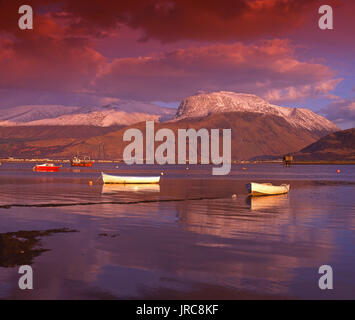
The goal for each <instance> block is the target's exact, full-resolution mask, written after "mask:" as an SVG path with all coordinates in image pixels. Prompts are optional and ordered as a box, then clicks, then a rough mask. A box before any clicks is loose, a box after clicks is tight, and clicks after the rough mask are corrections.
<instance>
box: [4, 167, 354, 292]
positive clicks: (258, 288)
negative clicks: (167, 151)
mask: <svg viewBox="0 0 355 320" xmlns="http://www.w3.org/2000/svg"><path fill="white" fill-rule="evenodd" d="M253 168H254V167H253ZM253 168H250V169H249V168H248V171H247V172H243V175H244V178H245V179H247V181H250V180H254V178H253V179H252V178H250V176H252V175H255V170H254V173H253ZM255 168H258V167H257V166H255ZM353 168H354V167H353ZM157 170H158V169H157ZM159 170H160V169H159ZM263 170H264V171H265V172H270V171H272V170H273V171H274V172H272V173H273V174H270V175H269V174H268V176H269V177H274V176H277V177H278V179H280V180H278V181H275V183H277V184H281V183H285V182H287V183H292V187H293V188H292V191H291V193H290V194H289V195H288V196H287V195H281V196H270V197H258V198H250V199H248V200H247V201H246V196H247V194H246V192H245V188H244V185H245V183H246V182H247V181H245V180H242V179H240V180H233V179H231V178H230V177H226V179H225V178H218V177H217V178H214V177H213V178H211V177H210V176H209V178H196V177H195V176H193V175H194V174H195V173H193V174H192V171H193V169H191V170H190V173H189V174H192V175H191V176H188V177H186V172H185V171H180V172H179V171H178V170H176V171H174V172H173V173H172V172H170V173H169V172H167V173H166V174H165V175H164V179H163V180H162V183H161V185H160V186H158V185H154V186H153V185H150V186H147V187H146V186H142V185H139V186H137V187H138V188H135V186H128V185H126V186H124V185H112V186H107V188H106V186H104V187H103V186H102V185H101V184H99V183H98V182H96V180H94V177H92V176H91V173H88V172H87V171H85V172H84V170H83V172H80V174H79V173H77V174H74V173H66V172H64V173H63V177H64V174H68V177H66V178H65V179H66V180H65V179H64V178H63V180H60V179H59V178H57V176H53V177H52V178H51V179H53V180H48V178H46V179H47V180H45V181H44V180H43V178H41V180H39V179H38V178H33V179H32V180H31V179H26V180H21V179H23V177H22V176H21V175H19V176H15V174H14V175H12V177H10V178H8V177H7V176H6V177H4V176H2V173H1V172H2V171H1V169H0V195H1V196H0V232H2V234H0V235H1V236H2V237H1V239H4V238H3V235H4V234H7V238H8V240H5V242H4V240H2V241H3V242H2V243H0V250H1V248H7V249H6V251H0V257H1V266H7V268H0V297H1V298H2V297H4V298H8V297H17V298H64V299H68V298H69V299H70V298H93V297H97V298H105V297H109V298H130V297H133V298H143V299H144V298H146V297H155V298H157V299H161V298H166V297H169V296H170V297H180V298H185V299H189V297H191V294H192V295H193V297H194V298H196V299H203V298H207V297H208V298H218V297H222V296H223V295H221V296H220V295H219V293H221V292H222V291H223V292H224V294H225V295H224V296H223V297H224V298H225V299H228V298H234V297H239V298H245V297H253V295H251V296H250V295H248V294H246V292H249V293H250V292H251V293H252V294H255V295H257V294H262V295H265V296H269V297H275V295H278V296H282V297H300V298H324V297H326V296H325V295H327V294H329V292H328V293H325V292H323V291H322V290H319V289H318V286H317V281H318V278H317V276H318V268H319V266H321V265H323V264H329V265H331V266H333V267H334V270H336V272H337V288H336V290H333V293H332V294H334V295H336V297H339V298H354V297H355V296H354V291H353V287H354V285H355V277H354V274H353V269H354V265H355V252H354V250H353V243H355V233H354V232H353V231H354V230H355V204H354V199H353V194H354V186H355V185H354V183H350V182H345V181H338V180H336V179H340V178H341V177H340V178H339V177H338V176H337V175H335V176H334V181H335V180H336V183H333V182H332V181H331V182H324V181H323V182H322V183H321V184H319V182H318V181H317V180H315V178H314V176H313V178H312V179H313V180H312V181H310V180H307V179H304V180H300V179H298V180H297V179H295V180H292V179H291V178H290V176H292V175H294V176H296V178H297V175H298V174H300V175H301V176H302V177H306V176H307V177H309V176H312V174H313V172H317V174H318V172H320V171H321V170H323V171H324V170H328V169H327V168H326V167H324V166H322V167H320V168H319V170H315V169H314V168H311V167H309V166H308V167H303V168H301V167H297V168H291V169H289V170H287V171H286V170H285V171H284V173H282V172H280V167H279V166H277V167H276V166H275V167H272V166H265V168H261V169H260V172H261V173H260V175H261V174H264V175H265V173H262V172H264V171H263ZM267 170H269V171H267ZM346 170H348V172H349V173H350V175H351V173H352V172H355V170H353V171H351V167H347V168H345V169H342V173H343V172H344V175H345V173H346ZM205 171H206V172H207V171H208V172H209V173H210V170H209V169H208V168H207V169H206V170H205ZM205 171H203V170H202V169H201V170H200V171H199V172H198V173H196V175H197V174H199V175H204V174H205V173H204V172H205ZM239 171H241V170H239ZM298 171H299V172H300V173H297V172H298ZM333 171H334V170H333ZM333 171H332V172H333ZM131 172H132V171H131ZM250 172H251V173H250ZM274 173H276V174H274ZM6 174H8V175H9V174H10V173H6ZM31 174H32V173H31ZM86 174H87V176H85V175H86ZM89 174H90V176H89ZM173 174H174V175H175V176H174V177H172V175H173ZM248 174H249V175H250V176H248ZM178 175H180V176H179V177H178V178H177V176H178ZM205 175H206V176H207V175H208V174H205ZM283 175H284V176H283ZM36 177H37V176H36ZM83 177H84V178H83ZM347 177H348V175H347ZM56 179H57V180H56ZM260 179H263V180H264V179H265V178H264V177H263V178H260ZM88 180H92V181H94V183H93V185H92V186H89V185H88ZM281 180H283V181H281ZM22 182H23V183H22ZM157 187H159V189H156V188H157ZM152 188H154V189H155V190H153V189H152ZM243 192H244V193H243ZM233 194H237V195H238V197H236V198H232V195H233ZM196 199H198V200H196ZM48 203H53V204H55V205H56V206H51V207H50V206H46V207H43V206H42V207H41V206H38V207H33V206H32V207H29V206H22V207H19V206H18V207H16V206H12V207H11V206H8V205H9V204H18V205H24V204H27V205H38V204H39V205H41V204H48ZM63 204H65V206H63ZM1 205H3V206H4V208H5V207H6V206H7V208H8V209H2V208H1ZM63 226H66V227H68V228H69V229H77V230H79V231H80V232H77V233H72V234H66V235H65V236H61V235H59V234H58V235H54V234H53V235H52V236H51V237H45V238H43V239H41V242H43V245H41V244H38V243H37V244H35V245H34V246H31V245H32V244H33V242H31V241H33V240H31V238H28V239H27V240H26V239H25V238H24V237H23V236H24V235H23V234H22V235H18V236H14V235H13V234H11V233H10V234H9V233H8V232H12V231H16V230H53V229H54V228H62V227H63ZM42 236H44V235H42ZM34 238H35V239H39V238H40V236H37V237H34ZM24 239H25V240H24ZM10 242H11V243H12V244H11V245H9V243H10ZM22 242H24V243H28V247H27V248H25V250H23V249H21V248H22V247H20V245H22ZM10 247H14V248H18V249H16V250H17V251H16V252H18V250H20V251H21V250H22V251H24V252H26V250H28V251H29V252H32V256H30V257H29V259H27V260H26V259H25V260H16V259H20V258H21V257H22V255H23V253H22V254H18V253H17V254H16V253H14V251H12V253H10V252H11V250H9V248H10ZM44 248H48V249H50V251H49V252H47V253H46V254H43V255H40V253H41V251H39V252H36V251H35V250H46V249H44ZM36 254H37V255H36ZM31 257H32V258H31ZM34 257H37V258H35V259H33V258H34ZM10 258H12V259H15V261H13V260H10ZM32 260H33V261H32ZM20 262H21V263H33V266H34V268H35V270H36V271H35V272H36V275H37V277H36V286H37V288H38V290H33V292H31V293H26V292H22V291H21V292H20V291H19V290H18V288H17V286H16V285H17V280H18V273H17V269H16V268H11V266H15V265H17V264H18V263H20ZM48 270H50V272H49V271H48ZM26 294H27V296H26ZM194 294H195V295H194Z"/></svg>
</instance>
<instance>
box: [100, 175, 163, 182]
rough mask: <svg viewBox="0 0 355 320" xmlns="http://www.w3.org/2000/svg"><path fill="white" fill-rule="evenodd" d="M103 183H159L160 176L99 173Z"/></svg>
mask: <svg viewBox="0 0 355 320" xmlns="http://www.w3.org/2000/svg"><path fill="white" fill-rule="evenodd" d="M101 175H102V180H103V182H104V183H122V184H125V183H159V181H160V176H150V177H141V176H114V175H110V174H106V173H103V172H101Z"/></svg>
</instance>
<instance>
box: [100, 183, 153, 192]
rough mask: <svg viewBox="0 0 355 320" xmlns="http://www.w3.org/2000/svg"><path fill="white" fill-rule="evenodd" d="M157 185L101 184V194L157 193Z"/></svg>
mask: <svg viewBox="0 0 355 320" xmlns="http://www.w3.org/2000/svg"><path fill="white" fill-rule="evenodd" d="M159 191H160V185H159V184H103V185H102V193H106V194H110V193H117V192H159Z"/></svg>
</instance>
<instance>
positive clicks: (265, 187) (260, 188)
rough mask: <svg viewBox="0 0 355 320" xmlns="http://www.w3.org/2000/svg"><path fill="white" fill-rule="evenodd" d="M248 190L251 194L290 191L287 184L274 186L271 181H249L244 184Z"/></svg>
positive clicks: (271, 193) (272, 193)
mask: <svg viewBox="0 0 355 320" xmlns="http://www.w3.org/2000/svg"><path fill="white" fill-rule="evenodd" d="M246 187H247V189H248V192H249V194H250V195H252V196H260V195H274V194H285V193H288V192H289V191H290V185H289V184H282V185H280V186H274V185H272V184H271V183H256V182H251V183H248V184H247V185H246Z"/></svg>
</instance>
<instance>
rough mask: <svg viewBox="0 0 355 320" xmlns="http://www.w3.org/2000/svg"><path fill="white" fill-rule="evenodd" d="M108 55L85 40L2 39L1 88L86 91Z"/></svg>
mask: <svg viewBox="0 0 355 320" xmlns="http://www.w3.org/2000/svg"><path fill="white" fill-rule="evenodd" d="M104 62H105V58H104V57H102V56H101V55H100V54H99V53H98V52H96V51H94V50H93V49H91V48H90V46H89V44H88V43H87V42H86V40H82V41H81V42H80V41H78V39H69V38H66V39H64V40H56V39H54V38H49V37H48V38H44V37H33V38H32V39H31V41H25V40H10V39H8V40H3V41H0V70H1V73H0V88H7V89H8V88H17V89H37V90H50V91H70V92H80V91H85V90H86V88H88V87H89V85H90V84H91V81H92V80H93V79H94V78H95V76H96V74H97V72H98V71H99V69H100V67H101V65H102V64H103V63H104Z"/></svg>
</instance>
